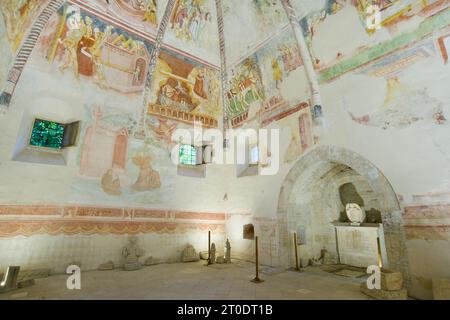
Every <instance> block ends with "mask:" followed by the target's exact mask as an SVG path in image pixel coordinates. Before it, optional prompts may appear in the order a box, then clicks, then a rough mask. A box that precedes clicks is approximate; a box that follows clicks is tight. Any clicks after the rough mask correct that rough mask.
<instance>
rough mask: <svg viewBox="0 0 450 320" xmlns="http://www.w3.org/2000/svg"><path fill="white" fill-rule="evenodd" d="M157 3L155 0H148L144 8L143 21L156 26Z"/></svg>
mask: <svg viewBox="0 0 450 320" xmlns="http://www.w3.org/2000/svg"><path fill="white" fill-rule="evenodd" d="M157 11H158V4H157V3H156V0H149V1H148V4H147V7H146V9H145V14H144V21H147V22H148V23H150V24H152V25H154V26H156V25H157V24H158V21H157V20H158V19H157V14H158V12H157Z"/></svg>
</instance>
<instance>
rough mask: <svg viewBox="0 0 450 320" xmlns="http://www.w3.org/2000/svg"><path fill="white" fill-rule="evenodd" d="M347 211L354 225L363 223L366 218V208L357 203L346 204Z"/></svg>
mask: <svg viewBox="0 0 450 320" xmlns="http://www.w3.org/2000/svg"><path fill="white" fill-rule="evenodd" d="M345 212H346V213H347V217H348V219H349V220H350V222H351V224H352V225H358V226H359V225H361V223H363V222H364V220H365V219H366V212H365V211H364V208H362V207H360V206H359V205H357V204H356V203H347V205H346V206H345Z"/></svg>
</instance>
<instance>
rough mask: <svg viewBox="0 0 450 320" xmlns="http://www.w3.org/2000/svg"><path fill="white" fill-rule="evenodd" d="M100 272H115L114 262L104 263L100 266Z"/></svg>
mask: <svg viewBox="0 0 450 320" xmlns="http://www.w3.org/2000/svg"><path fill="white" fill-rule="evenodd" d="M98 270H100V271H106V270H114V262H112V261H108V262H106V263H102V264H101V265H99V266H98Z"/></svg>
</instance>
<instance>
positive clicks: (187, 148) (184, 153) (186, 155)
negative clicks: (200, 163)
mask: <svg viewBox="0 0 450 320" xmlns="http://www.w3.org/2000/svg"><path fill="white" fill-rule="evenodd" d="M180 164H181V165H186V166H195V165H197V149H196V148H195V147H194V146H191V145H188V144H183V145H181V146H180Z"/></svg>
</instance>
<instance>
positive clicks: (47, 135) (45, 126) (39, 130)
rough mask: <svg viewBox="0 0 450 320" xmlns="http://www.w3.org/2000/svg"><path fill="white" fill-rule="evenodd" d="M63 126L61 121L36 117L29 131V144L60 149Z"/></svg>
mask: <svg viewBox="0 0 450 320" xmlns="http://www.w3.org/2000/svg"><path fill="white" fill-rule="evenodd" d="M64 129H65V126H64V125H63V124H61V123H57V122H52V121H46V120H40V119H36V120H35V121H34V126H33V131H32V133H31V139H30V145H32V146H35V147H45V148H53V149H61V148H62V143H63V138H64Z"/></svg>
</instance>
